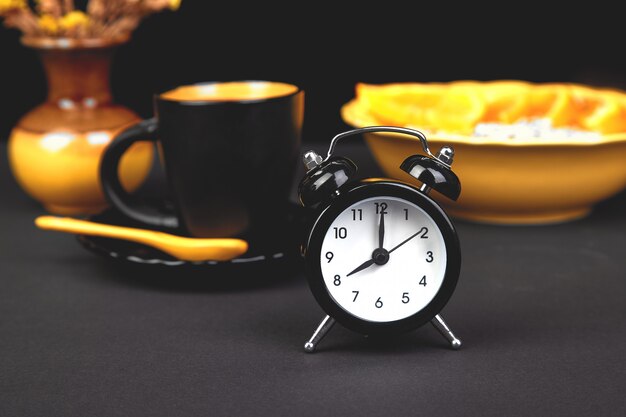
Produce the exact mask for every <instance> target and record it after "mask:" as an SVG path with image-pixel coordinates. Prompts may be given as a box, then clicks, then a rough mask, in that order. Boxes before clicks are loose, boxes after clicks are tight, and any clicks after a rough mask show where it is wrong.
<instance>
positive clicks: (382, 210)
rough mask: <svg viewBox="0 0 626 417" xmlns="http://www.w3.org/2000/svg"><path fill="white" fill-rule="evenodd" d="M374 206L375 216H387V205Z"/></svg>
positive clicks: (377, 204) (378, 204)
mask: <svg viewBox="0 0 626 417" xmlns="http://www.w3.org/2000/svg"><path fill="white" fill-rule="evenodd" d="M374 204H375V205H376V214H387V207H388V206H387V203H374Z"/></svg>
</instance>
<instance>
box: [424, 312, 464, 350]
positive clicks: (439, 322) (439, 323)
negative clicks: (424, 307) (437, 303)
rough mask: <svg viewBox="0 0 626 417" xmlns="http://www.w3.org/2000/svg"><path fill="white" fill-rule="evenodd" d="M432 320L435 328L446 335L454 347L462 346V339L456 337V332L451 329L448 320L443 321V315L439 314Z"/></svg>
mask: <svg viewBox="0 0 626 417" xmlns="http://www.w3.org/2000/svg"><path fill="white" fill-rule="evenodd" d="M430 322H431V324H432V325H433V326H435V329H437V330H438V331H439V333H441V335H442V336H443V337H445V338H446V340H447V341H448V342H450V346H452V349H459V348H461V341H460V340H459V339H457V338H456V336H455V335H454V333H452V330H450V328H449V327H448V325H447V324H446V322H445V321H443V317H441V316H440V315H439V314H437V315H436V316H435V318H434V319H432V320H431V321H430Z"/></svg>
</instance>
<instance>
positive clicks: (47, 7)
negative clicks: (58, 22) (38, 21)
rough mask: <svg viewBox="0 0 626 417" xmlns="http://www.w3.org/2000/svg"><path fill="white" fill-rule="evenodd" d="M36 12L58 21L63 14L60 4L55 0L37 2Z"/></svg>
mask: <svg viewBox="0 0 626 417" xmlns="http://www.w3.org/2000/svg"><path fill="white" fill-rule="evenodd" d="M35 4H36V5H37V7H36V10H37V13H39V14H40V15H41V16H45V15H47V16H50V17H52V18H54V19H58V18H59V17H61V15H62V14H63V9H62V8H61V4H59V2H58V1H57V0H37V1H36V2H35Z"/></svg>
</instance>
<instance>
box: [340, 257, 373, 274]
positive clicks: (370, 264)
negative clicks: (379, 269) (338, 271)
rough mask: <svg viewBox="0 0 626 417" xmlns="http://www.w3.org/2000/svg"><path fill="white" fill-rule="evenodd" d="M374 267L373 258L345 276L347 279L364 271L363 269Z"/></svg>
mask: <svg viewBox="0 0 626 417" xmlns="http://www.w3.org/2000/svg"><path fill="white" fill-rule="evenodd" d="M372 265H374V258H372V259H370V260H367V261H365V262H363V263H362V264H361V265H359V266H358V267H357V268H356V269H355V270H354V271H352V272H350V273H349V274H348V275H346V276H347V277H349V276H350V275H352V274H356V273H357V272H359V271H362V270H364V269H365V268H369V267H370V266H372Z"/></svg>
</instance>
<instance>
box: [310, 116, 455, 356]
mask: <svg viewBox="0 0 626 417" xmlns="http://www.w3.org/2000/svg"><path fill="white" fill-rule="evenodd" d="M371 132H389V133H398V134H405V135H410V136H413V137H416V138H417V139H419V141H420V143H421V145H422V149H423V151H424V153H425V155H412V156H408V157H407V158H406V160H405V161H404V162H403V163H402V165H401V169H402V170H404V171H405V172H407V173H408V174H409V175H411V176H412V177H414V178H415V179H416V180H418V181H419V182H420V183H421V184H420V186H419V188H417V187H415V186H413V185H410V184H407V183H404V182H400V181H394V180H388V179H373V178H369V179H364V180H360V181H357V180H355V179H354V178H353V177H354V175H355V173H356V171H357V167H356V165H355V164H354V163H353V162H352V161H351V160H350V159H348V158H344V157H340V156H334V155H333V154H334V150H335V146H336V144H337V142H338V141H339V140H341V139H343V138H345V137H348V136H352V135H356V134H360V133H371ZM453 156H454V151H453V149H452V148H451V147H448V146H444V147H442V148H441V150H440V151H439V152H438V154H437V155H436V156H435V155H433V154H432V153H431V151H430V149H429V147H428V141H427V140H426V137H425V136H424V134H423V133H421V132H419V131H417V130H413V129H406V128H400V127H391V126H373V127H365V128H361V129H355V130H350V131H348V132H344V133H341V134H339V135H337V136H335V137H334V138H333V140H332V141H331V143H330V147H329V150H328V155H327V156H326V158H322V157H321V156H320V155H318V154H317V153H315V152H313V151H309V152H306V153H305V155H304V163H305V165H306V168H307V172H306V174H305V175H304V178H303V179H302V181H301V182H300V185H299V190H298V192H299V198H300V202H301V203H302V205H303V206H305V207H307V208H311V209H312V210H313V219H312V221H311V223H310V224H311V226H310V228H309V229H307V232H306V236H305V238H304V242H303V255H304V258H305V269H306V274H307V279H308V282H309V286H310V288H311V291H312V292H313V295H314V297H315V299H316V300H317V302H318V303H319V304H320V306H321V307H322V309H323V310H324V311H325V312H326V314H327V315H326V316H325V317H324V318H323V319H322V321H321V323H320V324H319V326H318V327H317V329H316V330H315V332H314V333H313V335H312V336H311V338H310V339H309V340H308V341H307V342H306V343H305V345H304V349H305V351H307V352H313V351H315V349H316V347H317V345H318V343H319V342H320V341H321V339H322V338H323V337H324V336H325V335H326V334H327V333H328V331H329V330H330V329H331V328H332V327H333V325H334V324H335V322H339V323H340V324H342V325H343V326H345V327H347V328H349V329H352V330H354V331H356V332H359V333H362V334H365V335H372V336H377V335H382V336H384V335H390V334H397V333H402V332H407V331H410V330H413V329H416V328H418V327H420V326H422V325H424V324H425V323H427V322H430V323H432V324H433V325H434V327H435V328H436V329H437V330H438V331H439V332H440V333H441V334H442V335H443V336H444V337H445V338H446V340H447V341H448V342H449V343H450V346H451V347H452V348H454V349H458V348H460V347H461V341H460V340H459V339H457V338H456V337H455V336H454V334H453V333H452V331H451V330H450V328H449V327H448V325H447V324H446V323H445V321H444V320H443V318H442V317H441V314H440V312H441V310H442V309H443V307H444V306H445V305H446V303H447V302H448V300H449V299H450V297H451V296H452V293H453V292H454V289H455V287H456V284H457V281H458V278H459V272H460V267H461V251H460V247H459V239H458V236H457V233H456V230H455V228H454V225H453V224H452V222H451V221H450V218H449V217H448V216H447V214H446V213H445V212H444V211H443V209H442V208H441V207H440V206H439V205H438V204H437V203H436V202H435V201H434V200H433V199H432V198H431V197H429V195H428V194H429V192H430V191H431V190H434V191H436V192H439V193H441V194H443V195H444V196H445V197H447V198H450V199H452V200H456V199H457V198H458V197H459V195H460V193H461V185H460V182H459V179H458V178H457V176H456V175H455V174H454V173H453V172H452V170H451V169H450V165H451V164H452V160H453Z"/></svg>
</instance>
